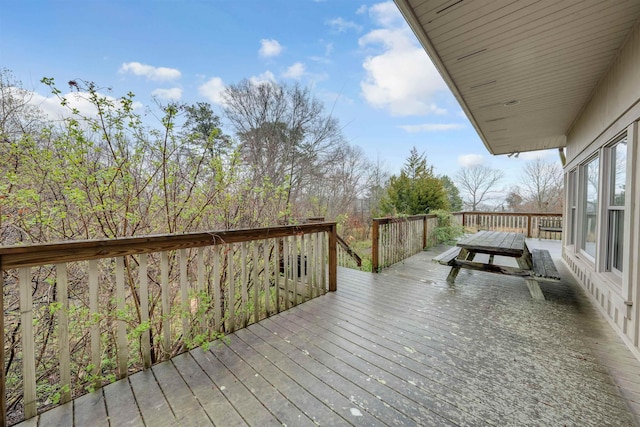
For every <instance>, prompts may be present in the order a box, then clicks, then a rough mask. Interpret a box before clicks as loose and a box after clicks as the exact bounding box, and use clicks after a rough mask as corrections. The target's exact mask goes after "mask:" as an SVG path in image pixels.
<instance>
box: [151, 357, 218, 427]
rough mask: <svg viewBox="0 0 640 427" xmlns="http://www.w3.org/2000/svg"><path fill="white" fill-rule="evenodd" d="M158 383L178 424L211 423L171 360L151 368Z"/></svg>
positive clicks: (203, 425) (195, 425)
mask: <svg viewBox="0 0 640 427" xmlns="http://www.w3.org/2000/svg"><path fill="white" fill-rule="evenodd" d="M151 369H152V370H153V374H154V375H155V377H156V381H157V382H158V385H159V386H160V388H161V389H162V391H163V392H164V395H165V396H167V401H168V402H169V405H170V406H171V409H172V410H173V413H174V414H175V416H176V421H177V423H178V424H179V425H185V426H194V427H200V426H202V427H205V426H213V423H212V422H211V420H210V419H209V417H208V416H207V414H206V412H205V411H204V409H203V408H202V406H201V405H200V403H199V402H198V399H197V398H196V397H195V395H194V394H193V393H192V392H191V390H190V389H189V387H188V386H187V383H185V381H184V380H183V379H182V377H181V376H180V373H179V372H178V371H177V369H176V367H175V366H174V365H173V363H172V362H171V361H167V362H163V363H160V364H159V365H155V366H153V367H152V368H151Z"/></svg>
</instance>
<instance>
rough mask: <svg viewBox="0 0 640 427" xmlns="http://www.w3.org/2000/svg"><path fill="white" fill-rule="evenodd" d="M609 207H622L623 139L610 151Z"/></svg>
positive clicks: (624, 156)
mask: <svg viewBox="0 0 640 427" xmlns="http://www.w3.org/2000/svg"><path fill="white" fill-rule="evenodd" d="M611 161H612V163H613V164H612V165H611V170H612V171H613V176H612V180H611V184H612V186H611V205H612V206H624V191H625V183H626V180H627V139H626V138H625V139H623V140H622V141H620V142H619V143H617V144H616V145H614V146H613V148H612V149H611Z"/></svg>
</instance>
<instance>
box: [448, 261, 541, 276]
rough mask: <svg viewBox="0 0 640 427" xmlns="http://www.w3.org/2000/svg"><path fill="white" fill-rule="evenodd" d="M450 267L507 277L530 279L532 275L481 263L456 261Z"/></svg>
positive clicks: (511, 268) (526, 271)
mask: <svg viewBox="0 0 640 427" xmlns="http://www.w3.org/2000/svg"><path fill="white" fill-rule="evenodd" d="M451 265H452V266H453V267H454V268H468V269H469V270H478V271H486V272H489V273H498V274H506V275H508V276H518V277H530V276H531V274H532V272H531V270H523V269H522V268H516V267H507V266H503V265H498V264H485V263H482V262H473V261H467V260H461V259H456V260H455V261H453V263H452V264H451Z"/></svg>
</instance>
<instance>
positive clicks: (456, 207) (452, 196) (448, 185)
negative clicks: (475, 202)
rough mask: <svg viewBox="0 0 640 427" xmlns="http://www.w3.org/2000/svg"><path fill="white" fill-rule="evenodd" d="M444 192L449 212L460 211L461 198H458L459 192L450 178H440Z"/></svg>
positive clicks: (445, 176) (443, 176)
mask: <svg viewBox="0 0 640 427" xmlns="http://www.w3.org/2000/svg"><path fill="white" fill-rule="evenodd" d="M440 180H441V181H442V185H443V186H444V190H445V192H446V193H447V199H448V200H449V209H451V212H459V211H461V210H462V197H460V190H458V187H456V185H455V184H454V183H453V181H452V180H451V178H449V177H448V176H447V175H442V176H441V177H440Z"/></svg>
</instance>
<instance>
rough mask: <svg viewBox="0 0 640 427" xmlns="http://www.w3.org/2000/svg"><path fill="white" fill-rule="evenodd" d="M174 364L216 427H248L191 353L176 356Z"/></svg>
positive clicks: (173, 360)
mask: <svg viewBox="0 0 640 427" xmlns="http://www.w3.org/2000/svg"><path fill="white" fill-rule="evenodd" d="M172 362H173V364H174V366H175V367H176V369H177V370H178V372H179V373H180V375H181V376H182V378H183V379H184V380H185V382H186V383H187V386H188V387H189V389H190V390H191V392H192V393H193V394H194V396H195V397H196V399H198V401H199V402H200V404H201V405H202V408H203V409H204V411H205V412H206V413H207V415H208V417H209V419H210V420H211V421H213V424H214V425H216V426H228V427H236V426H238V427H239V426H244V425H246V423H245V421H244V420H243V419H242V417H241V416H240V414H238V412H237V411H236V409H235V408H234V407H233V406H232V405H231V403H229V401H228V400H227V398H226V397H225V396H224V395H223V394H222V392H220V390H219V389H218V387H216V385H215V384H214V383H213V382H212V381H211V379H210V378H209V377H208V376H207V375H206V374H205V373H204V371H203V370H202V368H201V367H200V365H198V364H197V363H196V361H195V360H194V359H193V356H191V354H190V353H184V354H181V355H179V356H176V357H174V358H173V359H172Z"/></svg>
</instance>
